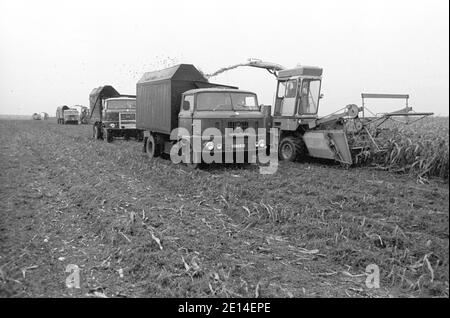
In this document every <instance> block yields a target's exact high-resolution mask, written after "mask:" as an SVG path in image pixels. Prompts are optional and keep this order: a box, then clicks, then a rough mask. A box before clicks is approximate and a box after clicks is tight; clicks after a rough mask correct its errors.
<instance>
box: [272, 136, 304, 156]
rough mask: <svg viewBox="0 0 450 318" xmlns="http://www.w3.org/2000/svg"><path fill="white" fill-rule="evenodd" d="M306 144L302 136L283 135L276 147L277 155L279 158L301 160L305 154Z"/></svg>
mask: <svg viewBox="0 0 450 318" xmlns="http://www.w3.org/2000/svg"><path fill="white" fill-rule="evenodd" d="M306 153H307V151H306V146H305V142H304V141H303V137H302V136H297V137H294V136H287V137H284V138H283V139H282V140H281V142H280V146H279V149H278V157H279V159H280V160H287V161H297V160H302V159H304V158H305V156H306Z"/></svg>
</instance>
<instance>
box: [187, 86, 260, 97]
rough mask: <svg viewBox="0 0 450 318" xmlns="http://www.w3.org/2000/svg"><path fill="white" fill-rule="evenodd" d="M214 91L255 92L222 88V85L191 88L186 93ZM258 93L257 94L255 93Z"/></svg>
mask: <svg viewBox="0 0 450 318" xmlns="http://www.w3.org/2000/svg"><path fill="white" fill-rule="evenodd" d="M212 92H220V93H224V92H225V93H246V94H255V93H254V92H250V91H244V90H241V89H236V88H221V87H210V88H196V89H190V90H188V91H186V92H184V94H196V93H212ZM255 95H256V94H255Z"/></svg>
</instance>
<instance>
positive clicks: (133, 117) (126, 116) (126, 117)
mask: <svg viewBox="0 0 450 318" xmlns="http://www.w3.org/2000/svg"><path fill="white" fill-rule="evenodd" d="M120 120H122V121H124V120H136V114H135V113H131V114H127V113H125V114H123V113H121V114H120Z"/></svg>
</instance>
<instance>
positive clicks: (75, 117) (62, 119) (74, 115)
mask: <svg viewBox="0 0 450 318" xmlns="http://www.w3.org/2000/svg"><path fill="white" fill-rule="evenodd" d="M56 121H57V123H58V124H62V125H65V124H75V125H78V123H79V121H80V113H79V112H78V110H76V109H73V108H70V107H69V106H67V105H64V106H60V107H58V108H57V109H56Z"/></svg>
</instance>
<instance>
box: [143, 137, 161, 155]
mask: <svg viewBox="0 0 450 318" xmlns="http://www.w3.org/2000/svg"><path fill="white" fill-rule="evenodd" d="M145 152H146V153H147V156H148V157H149V158H150V159H152V158H155V157H159V155H160V154H161V150H160V146H159V145H158V144H157V143H156V141H155V137H153V136H152V135H150V136H149V137H147V138H146V142H145Z"/></svg>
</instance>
